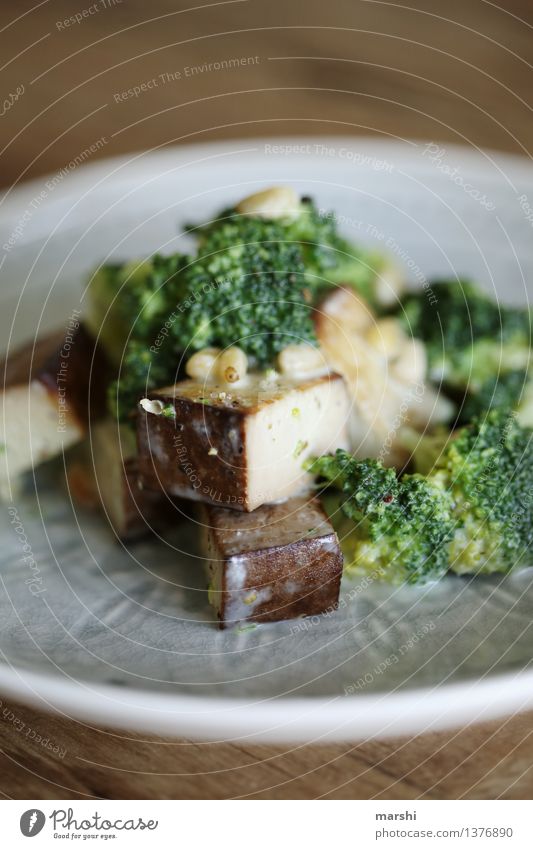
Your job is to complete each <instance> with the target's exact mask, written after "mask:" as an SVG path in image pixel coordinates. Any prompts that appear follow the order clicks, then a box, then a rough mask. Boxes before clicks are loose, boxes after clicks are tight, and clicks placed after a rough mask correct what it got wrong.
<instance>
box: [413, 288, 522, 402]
mask: <svg viewBox="0 0 533 849" xmlns="http://www.w3.org/2000/svg"><path fill="white" fill-rule="evenodd" d="M431 292H432V293H433V297H431V298H430V297H428V292H420V293H411V294H409V295H407V296H405V297H404V298H403V299H402V301H401V304H400V307H399V316H400V317H401V318H402V321H403V322H404V323H405V326H406V328H407V330H408V332H409V333H411V334H412V335H413V336H416V337H418V338H419V339H422V340H423V342H424V343H425V345H426V349H427V353H428V362H429V369H430V376H431V377H432V378H433V379H434V380H436V381H439V382H440V381H441V380H443V381H444V383H445V384H446V385H448V387H450V388H451V389H452V390H456V389H459V390H468V391H469V392H470V393H472V394H475V393H477V392H478V391H479V390H480V389H481V387H482V386H483V384H484V383H485V382H486V381H488V380H490V379H492V378H493V376H494V375H495V374H499V373H502V372H506V371H510V370H517V369H523V368H526V367H527V365H528V362H529V356H530V339H531V317H530V313H529V310H526V309H519V308H515V307H509V306H503V305H501V304H498V303H496V302H494V301H492V300H491V299H490V298H489V297H488V296H487V295H485V293H484V292H482V291H481V290H480V289H479V288H478V287H477V286H476V285H475V284H474V283H472V282H470V281H466V280H459V281H436V282H432V283H431Z"/></svg>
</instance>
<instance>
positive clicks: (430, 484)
mask: <svg viewBox="0 0 533 849" xmlns="http://www.w3.org/2000/svg"><path fill="white" fill-rule="evenodd" d="M432 452H433V460H432V459H431V453H432ZM419 453H421V454H422V462H421V463H419V464H418V468H422V469H423V470H424V472H423V473H420V472H417V473H416V474H412V475H402V476H401V477H400V478H399V479H397V478H396V475H395V473H394V471H393V470H391V469H384V468H383V466H382V465H381V464H380V463H379V462H378V461H376V460H362V461H361V460H357V459H355V458H354V457H351V456H350V455H348V454H346V452H344V451H337V453H336V454H335V455H334V456H326V457H320V458H319V459H317V460H314V461H313V462H312V464H311V465H310V469H311V471H312V472H314V473H315V474H317V475H320V477H322V478H325V480H326V481H327V482H328V483H329V484H331V485H333V486H335V487H336V488H337V489H339V490H340V491H341V492H342V497H341V501H340V504H339V503H337V504H336V505H334V506H335V507H336V508H340V509H336V511H335V510H332V506H331V503H330V505H329V511H330V513H332V520H333V522H334V524H335V526H336V529H337V532H338V534H339V537H340V538H341V545H342V548H343V551H344V554H345V557H346V561H347V569H348V570H349V571H352V572H356V573H361V572H364V573H365V574H368V573H372V574H373V576H374V577H375V578H380V579H382V580H386V581H390V582H392V583H403V582H408V583H418V582H422V581H424V580H428V579H430V578H438V577H439V576H440V575H442V574H443V573H444V572H445V571H447V570H448V569H449V570H451V571H453V572H456V573H457V574H479V573H491V572H509V571H511V570H512V569H513V568H515V567H516V566H519V565H520V564H521V563H523V561H524V558H525V557H526V555H527V553H528V551H529V548H530V546H531V543H532V542H533V488H532V485H531V481H532V480H533V448H532V431H531V429H529V428H526V427H522V426H521V425H520V424H519V422H518V421H517V418H516V416H514V415H512V414H509V412H508V411H507V412H504V411H500V410H494V411H492V412H490V413H489V414H488V415H486V416H485V417H483V418H478V419H476V420H474V421H473V422H472V423H471V424H470V425H468V426H467V427H464V428H461V429H460V430H458V431H456V432H455V433H454V434H452V435H451V436H449V437H448V438H447V439H446V440H445V439H444V438H443V435H442V434H440V435H439V437H438V438H437V439H431V438H430V439H427V440H421V441H420V442H419V445H418V447H417V449H416V453H415V457H414V459H415V464H416V461H417V455H418V454H419Z"/></svg>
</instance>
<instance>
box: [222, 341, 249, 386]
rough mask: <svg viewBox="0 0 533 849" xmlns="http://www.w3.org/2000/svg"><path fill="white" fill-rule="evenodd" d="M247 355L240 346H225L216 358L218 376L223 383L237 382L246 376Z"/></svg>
mask: <svg viewBox="0 0 533 849" xmlns="http://www.w3.org/2000/svg"><path fill="white" fill-rule="evenodd" d="M247 371H248V357H247V356H246V354H245V353H244V351H243V350H242V349H241V348H237V346H233V347H232V348H226V350H225V351H223V352H222V354H220V356H219V358H218V360H217V374H218V377H219V378H220V379H221V380H223V381H225V383H237V381H239V380H242V379H243V377H245V376H246V372H247Z"/></svg>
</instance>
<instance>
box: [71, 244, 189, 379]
mask: <svg viewBox="0 0 533 849" xmlns="http://www.w3.org/2000/svg"><path fill="white" fill-rule="evenodd" d="M185 265H187V257H186V256H184V255H182V254H174V255H172V256H168V257H163V256H160V255H158V254H156V255H155V256H153V257H151V258H150V259H147V260H134V261H132V262H127V263H123V264H109V265H103V266H101V267H100V268H99V269H98V270H97V271H96V272H95V273H94V274H93V276H92V277H91V280H90V282H89V287H88V309H87V315H86V319H85V321H86V325H87V326H88V328H89V330H91V331H92V332H93V334H94V335H95V336H96V335H98V334H99V337H100V340H101V343H102V345H103V346H104V349H105V350H106V352H107V354H108V356H109V357H110V359H111V360H112V361H113V362H114V363H117V364H118V363H120V361H121V360H122V358H123V356H124V351H125V347H126V345H127V342H128V340H129V339H130V338H133V339H136V340H143V341H145V342H147V343H148V344H151V341H152V337H153V336H154V335H156V334H157V332H158V330H159V328H160V326H161V323H162V321H164V318H165V317H166V315H167V313H168V312H169V309H170V305H171V304H172V303H173V302H175V300H176V297H177V294H176V281H177V278H178V277H179V275H180V272H181V269H182V268H183V267H184V266H185Z"/></svg>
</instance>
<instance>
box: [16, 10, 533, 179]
mask: <svg viewBox="0 0 533 849" xmlns="http://www.w3.org/2000/svg"><path fill="white" fill-rule="evenodd" d="M33 6H35V8H34V10H33V11H32V7H33ZM89 9H93V12H92V13H90V12H89V11H88V10H89ZM94 9H96V11H94ZM84 11H85V12H86V17H82V19H81V20H80V21H79V22H76V21H74V22H72V21H71V22H70V23H69V24H68V25H66V24H65V21H66V19H67V18H69V17H70V16H75V15H76V14H78V15H83V12H84ZM0 14H1V19H2V20H1V23H0V30H1V31H0V56H1V57H2V58H1V65H2V66H3V67H2V70H1V73H2V92H3V95H2V96H6V97H8V96H9V94H14V93H15V92H16V91H17V89H19V90H20V87H21V86H23V87H24V92H23V94H21V95H20V97H19V99H18V100H17V101H16V102H15V103H14V104H13V106H12V107H11V108H10V109H8V110H7V111H6V112H5V114H4V115H3V116H2V123H1V129H2V144H1V149H2V154H1V156H0V184H2V185H7V184H11V183H12V182H13V181H14V180H19V179H25V178H27V177H30V176H32V175H36V174H40V173H43V172H46V171H54V170H56V169H58V168H60V167H61V166H64V165H66V164H67V163H68V162H69V161H70V160H71V159H73V158H74V157H75V156H76V155H78V154H79V153H80V152H81V151H83V150H84V149H85V148H86V147H87V146H88V145H89V144H90V143H93V142H95V141H96V140H98V139H100V138H102V137H104V138H105V140H106V141H105V145H104V146H103V147H102V148H101V149H100V150H99V152H98V153H97V154H96V155H95V158H96V157H97V156H110V155H113V154H117V153H124V152H127V151H134V150H139V149H148V148H153V147H157V146H160V145H166V144H172V143H176V142H180V141H189V142H190V141H196V140H198V141H200V140H207V139H213V138H234V137H240V136H250V135H259V134H268V135H273V136H276V135H282V134H286V133H314V134H318V133H348V134H353V133H375V134H377V135H380V136H392V137H395V136H400V137H408V136H413V137H417V138H425V139H431V140H441V141H449V142H457V143H464V144H468V145H477V146H485V147H493V148H499V149H502V150H508V151H513V152H516V153H524V154H527V155H529V154H530V153H531V152H532V150H533V121H532V120H531V119H532V113H531V107H532V100H533V95H532V85H531V83H532V78H531V62H532V61H533V29H532V25H533V4H532V3H531V2H528V0H506V2H505V3H504V4H501V7H500V6H499V5H498V4H496V3H492V2H488V0H469V2H466V3H465V2H464V0H463V1H462V2H461V0H449V2H447V3H442V2H438V0H429V2H428V0H413V2H411V3H410V4H405V5H402V4H400V3H395V2H387V1H386V0H330V2H328V3H324V2H323V0H270V2H264V0H222V2H206V0H156V2H152V3H145V2H143V0H92V2H91V0H44V2H40V3H34V2H33V0H2V4H1V10H0ZM232 59H233V60H235V59H248V60H249V61H248V63H246V64H239V65H238V66H235V65H236V63H233V65H232V66H230V67H228V66H227V65H224V66H223V67H222V68H221V69H220V70H216V69H215V68H212V69H211V70H209V64H210V63H211V64H215V63H216V62H219V63H224V62H226V63H229V60H232ZM252 60H253V61H252ZM206 65H207V68H205V67H204V70H203V71H201V70H200V69H201V67H202V66H206ZM187 69H189V71H187ZM167 74H168V75H174V77H175V79H173V78H172V77H170V79H167V77H166V76H165V75H167ZM160 75H162V77H163V79H164V80H165V81H164V82H163V81H162V79H161V77H160ZM178 75H179V76H178ZM154 79H155V80H156V81H157V85H152V87H150V88H145V90H144V91H141V93H140V94H139V95H138V96H130V97H128V98H126V99H123V100H117V99H116V96H117V95H120V94H121V93H122V92H125V91H127V90H128V89H130V88H132V87H134V86H142V84H143V83H144V84H145V86H146V84H147V83H149V82H150V81H151V80H154Z"/></svg>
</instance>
